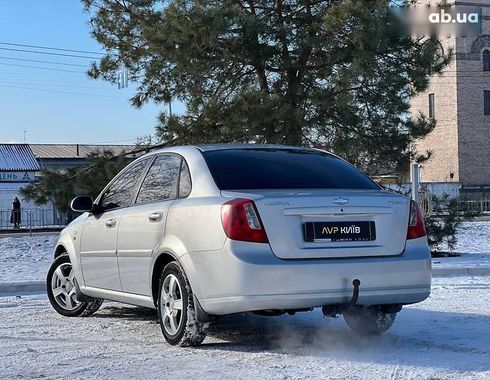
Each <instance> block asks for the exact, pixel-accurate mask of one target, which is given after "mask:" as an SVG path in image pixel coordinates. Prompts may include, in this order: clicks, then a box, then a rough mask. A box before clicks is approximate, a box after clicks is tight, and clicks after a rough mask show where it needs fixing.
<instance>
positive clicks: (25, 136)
mask: <svg viewBox="0 0 490 380" xmlns="http://www.w3.org/2000/svg"><path fill="white" fill-rule="evenodd" d="M24 144H27V131H24Z"/></svg>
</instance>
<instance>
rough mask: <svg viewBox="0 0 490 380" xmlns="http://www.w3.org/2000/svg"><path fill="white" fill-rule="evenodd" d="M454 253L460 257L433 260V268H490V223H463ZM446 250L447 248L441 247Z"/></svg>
mask: <svg viewBox="0 0 490 380" xmlns="http://www.w3.org/2000/svg"><path fill="white" fill-rule="evenodd" d="M457 236H458V243H457V244H456V246H455V247H454V252H458V253H460V254H461V256H460V257H445V258H435V259H433V260H432V266H433V267H434V268H454V267H482V266H486V267H490V221H480V222H465V223H463V224H462V225H461V227H460V228H459V230H458V235H457ZM442 250H447V247H442Z"/></svg>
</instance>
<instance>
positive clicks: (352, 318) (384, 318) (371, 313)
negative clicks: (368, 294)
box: [343, 306, 396, 335]
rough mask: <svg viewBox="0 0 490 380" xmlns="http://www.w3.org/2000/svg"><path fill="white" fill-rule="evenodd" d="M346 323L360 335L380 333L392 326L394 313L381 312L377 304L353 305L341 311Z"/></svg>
mask: <svg viewBox="0 0 490 380" xmlns="http://www.w3.org/2000/svg"><path fill="white" fill-rule="evenodd" d="M343 316H344V320H345V322H346V323H347V325H348V326H349V327H350V328H351V329H352V330H353V331H355V332H356V333H357V334H360V335H381V334H384V333H385V332H386V331H388V330H389V329H390V327H391V326H393V323H394V322H395V318H396V313H386V312H383V311H382V310H381V309H380V308H379V307H377V306H353V307H351V308H349V309H347V310H345V311H344V312H343Z"/></svg>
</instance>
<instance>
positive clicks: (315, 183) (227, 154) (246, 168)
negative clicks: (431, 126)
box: [203, 149, 379, 190]
mask: <svg viewBox="0 0 490 380" xmlns="http://www.w3.org/2000/svg"><path fill="white" fill-rule="evenodd" d="M203 156H204V159H205V160H206V162H207V164H208V167H209V170H210V171H211V175H212V176H213V178H214V181H215V182H216V185H217V186H218V188H219V189H221V190H244V189H379V186H378V185H376V184H375V183H374V182H373V181H372V180H371V179H370V178H369V177H368V176H366V175H365V174H364V173H362V172H361V171H359V170H358V169H356V168H355V167H353V166H352V165H350V164H349V163H347V162H345V161H343V160H341V159H340V158H337V157H335V156H332V155H330V154H328V153H322V152H317V151H310V150H293V149H229V150H214V151H208V152H203Z"/></svg>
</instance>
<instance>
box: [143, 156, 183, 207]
mask: <svg viewBox="0 0 490 380" xmlns="http://www.w3.org/2000/svg"><path fill="white" fill-rule="evenodd" d="M180 161H181V158H180V156H177V155H173V154H164V155H161V156H158V157H157V158H156V159H155V161H154V162H153V164H152V165H151V168H150V170H149V171H148V174H147V175H146V177H145V179H144V180H143V183H142V184H141V189H140V192H139V194H138V197H137V198H136V203H145V202H156V201H161V200H165V199H173V198H176V197H177V180H178V178H179V170H180Z"/></svg>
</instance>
